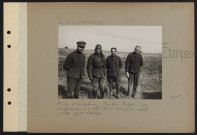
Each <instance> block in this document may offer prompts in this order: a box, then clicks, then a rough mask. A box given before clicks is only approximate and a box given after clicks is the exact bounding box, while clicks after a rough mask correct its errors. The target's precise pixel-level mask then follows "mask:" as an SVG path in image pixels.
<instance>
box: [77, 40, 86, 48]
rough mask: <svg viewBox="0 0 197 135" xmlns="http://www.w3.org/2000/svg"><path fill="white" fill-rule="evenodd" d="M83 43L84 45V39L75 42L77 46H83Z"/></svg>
mask: <svg viewBox="0 0 197 135" xmlns="http://www.w3.org/2000/svg"><path fill="white" fill-rule="evenodd" d="M85 45H86V42H84V41H78V42H77V46H81V47H85Z"/></svg>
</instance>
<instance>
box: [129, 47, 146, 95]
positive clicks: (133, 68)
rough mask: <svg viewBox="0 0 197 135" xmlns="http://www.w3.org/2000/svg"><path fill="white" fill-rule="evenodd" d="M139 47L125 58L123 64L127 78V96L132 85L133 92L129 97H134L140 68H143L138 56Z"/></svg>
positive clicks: (139, 55) (141, 59)
mask: <svg viewBox="0 0 197 135" xmlns="http://www.w3.org/2000/svg"><path fill="white" fill-rule="evenodd" d="M140 50H141V47H140V46H136V47H135V49H134V52H132V53H130V54H129V55H128V56H127V59H126V62H125V71H126V74H127V77H128V96H129V95H130V90H131V86H132V85H133V91H132V95H131V97H135V94H136V91H137V87H138V80H139V75H140V71H141V67H142V66H143V58H142V55H141V54H140V52H141V51H140Z"/></svg>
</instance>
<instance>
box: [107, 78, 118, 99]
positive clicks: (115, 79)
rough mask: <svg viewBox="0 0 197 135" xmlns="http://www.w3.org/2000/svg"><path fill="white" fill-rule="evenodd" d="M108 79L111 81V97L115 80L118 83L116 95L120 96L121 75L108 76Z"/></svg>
mask: <svg viewBox="0 0 197 135" xmlns="http://www.w3.org/2000/svg"><path fill="white" fill-rule="evenodd" d="M107 81H108V82H109V94H110V97H111V94H112V89H113V82H114V83H115V85H116V95H117V98H119V91H120V77H119V76H117V77H109V76H108V77H107Z"/></svg>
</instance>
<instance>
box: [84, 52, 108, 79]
mask: <svg viewBox="0 0 197 135" xmlns="http://www.w3.org/2000/svg"><path fill="white" fill-rule="evenodd" d="M87 72H88V77H94V78H102V77H105V76H106V62H105V57H104V55H103V57H101V54H100V55H98V54H96V53H94V54H92V55H90V56H89V58H88V63H87Z"/></svg>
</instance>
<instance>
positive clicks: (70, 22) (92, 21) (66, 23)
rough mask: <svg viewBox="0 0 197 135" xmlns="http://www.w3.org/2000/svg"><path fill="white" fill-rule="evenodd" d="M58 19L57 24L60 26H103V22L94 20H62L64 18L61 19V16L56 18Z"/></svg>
mask: <svg viewBox="0 0 197 135" xmlns="http://www.w3.org/2000/svg"><path fill="white" fill-rule="evenodd" d="M57 18H58V21H59V24H60V25H68V24H72V25H83V24H84V25H85V24H88V25H90V24H91V25H93V24H96V25H102V24H104V21H103V20H99V19H95V20H85V19H76V20H74V19H68V18H64V17H61V16H57Z"/></svg>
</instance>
